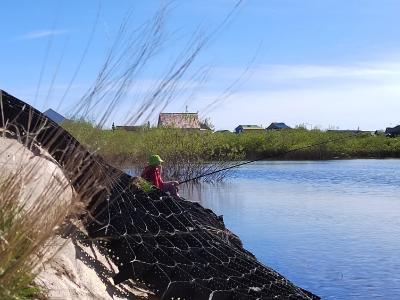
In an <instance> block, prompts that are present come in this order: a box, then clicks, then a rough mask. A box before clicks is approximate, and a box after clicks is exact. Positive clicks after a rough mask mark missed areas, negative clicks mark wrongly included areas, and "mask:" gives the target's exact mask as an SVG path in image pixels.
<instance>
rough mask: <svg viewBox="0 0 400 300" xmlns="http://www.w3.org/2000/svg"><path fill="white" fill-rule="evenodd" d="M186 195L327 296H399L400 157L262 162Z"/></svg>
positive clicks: (265, 257) (270, 261)
mask: <svg viewBox="0 0 400 300" xmlns="http://www.w3.org/2000/svg"><path fill="white" fill-rule="evenodd" d="M181 193H182V195H183V196H184V197H186V198H188V199H193V200H198V201H200V202H201V203H202V204H203V205H204V206H205V207H209V208H211V209H213V210H214V211H215V212H216V213H217V214H222V215H224V220H225V223H226V226H227V227H228V228H230V229H231V230H232V231H233V232H235V233H236V234H237V235H239V237H240V238H241V239H242V241H243V244H244V246H245V247H246V248H247V249H248V250H250V251H252V252H253V253H254V254H255V255H256V256H257V258H258V259H259V260H260V261H261V262H263V263H264V264H265V265H268V266H270V267H272V268H274V269H275V270H277V271H278V272H280V273H281V274H282V275H284V276H286V277H287V278H288V279H289V280H291V281H292V282H294V283H296V284H297V285H299V286H301V287H303V288H305V289H308V290H310V291H312V292H314V293H316V294H318V295H320V296H322V298H323V299H396V300H397V299H400V218H399V213H400V160H342V161H324V162H315V161H314V162H311V161H302V162H292V161H291V162H284V161H283V162H282V161H272V162H258V163H254V164H252V165H247V166H243V167H241V168H240V169H237V170H236V171H235V173H234V174H233V175H232V178H230V179H229V180H228V181H227V182H225V183H222V184H216V185H209V184H202V185H201V186H197V187H192V188H189V187H187V188H186V189H185V190H184V191H182V192H181Z"/></svg>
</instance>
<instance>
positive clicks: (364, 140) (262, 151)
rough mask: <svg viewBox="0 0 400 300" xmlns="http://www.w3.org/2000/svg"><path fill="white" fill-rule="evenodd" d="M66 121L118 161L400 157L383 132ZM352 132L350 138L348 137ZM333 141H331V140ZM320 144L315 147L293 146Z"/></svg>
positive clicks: (398, 144)
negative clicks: (122, 126)
mask: <svg viewBox="0 0 400 300" xmlns="http://www.w3.org/2000/svg"><path fill="white" fill-rule="evenodd" d="M64 127H65V128H66V129H67V130H68V131H69V132H70V133H71V134H72V135H73V136H75V137H76V138H77V139H78V140H79V141H80V142H81V143H83V144H84V145H86V146H87V147H88V148H89V149H90V150H92V151H97V152H98V153H99V154H100V155H102V156H103V157H105V158H106V160H108V161H110V162H112V163H114V164H117V165H129V164H132V165H135V164H138V163H139V164H140V163H143V162H145V161H146V159H147V157H148V155H149V154H151V153H158V154H160V155H161V156H162V157H165V158H166V160H169V161H176V160H179V161H186V162H188V163H189V162H196V161H198V162H199V161H202V162H207V161H208V162H210V161H232V160H250V159H256V158H265V159H294V160H320V159H334V158H339V159H348V158H390V157H393V158H397V157H400V138H387V137H385V136H383V135H377V136H375V135H370V134H367V133H365V134H364V133H363V134H357V135H355V134H351V133H340V132H329V131H328V132H325V131H320V130H306V129H291V130H281V131H268V132H267V131H265V132H264V131H263V132H256V133H243V134H234V133H229V132H228V133H218V132H217V133H213V132H211V131H207V132H200V131H184V130H178V129H160V128H150V129H147V130H142V131H125V130H115V131H114V132H113V131H111V130H102V129H98V128H94V127H93V126H92V125H91V124H90V123H87V122H76V121H74V122H71V121H70V122H67V123H65V124H64ZM347 137H348V138H347ZM331 140H332V141H333V142H329V143H325V144H324V142H327V141H331ZM314 144H320V145H318V146H315V147H310V148H306V149H302V150H299V151H293V152H291V153H288V154H284V153H286V152H287V151H290V150H293V149H298V148H302V147H307V146H309V145H314Z"/></svg>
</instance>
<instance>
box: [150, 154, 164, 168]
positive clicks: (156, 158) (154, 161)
mask: <svg viewBox="0 0 400 300" xmlns="http://www.w3.org/2000/svg"><path fill="white" fill-rule="evenodd" d="M162 162H164V161H163V160H162V159H161V157H160V155H157V154H153V155H150V157H149V165H150V166H157V165H159V164H160V163H162Z"/></svg>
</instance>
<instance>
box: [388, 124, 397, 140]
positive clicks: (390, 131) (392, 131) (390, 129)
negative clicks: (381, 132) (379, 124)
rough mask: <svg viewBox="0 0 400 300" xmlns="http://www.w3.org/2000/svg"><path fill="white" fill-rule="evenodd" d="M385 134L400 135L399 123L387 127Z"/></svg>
mask: <svg viewBox="0 0 400 300" xmlns="http://www.w3.org/2000/svg"><path fill="white" fill-rule="evenodd" d="M385 134H386V135H387V136H391V137H395V136H400V125H397V126H395V127H387V128H386V130H385Z"/></svg>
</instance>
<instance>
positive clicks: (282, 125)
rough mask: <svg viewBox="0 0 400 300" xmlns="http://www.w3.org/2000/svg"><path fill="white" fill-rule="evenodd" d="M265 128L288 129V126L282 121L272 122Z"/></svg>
mask: <svg viewBox="0 0 400 300" xmlns="http://www.w3.org/2000/svg"><path fill="white" fill-rule="evenodd" d="M267 129H290V127H289V126H287V125H286V124H285V123H283V122H272V123H271V125H269V126H268V127H267Z"/></svg>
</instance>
